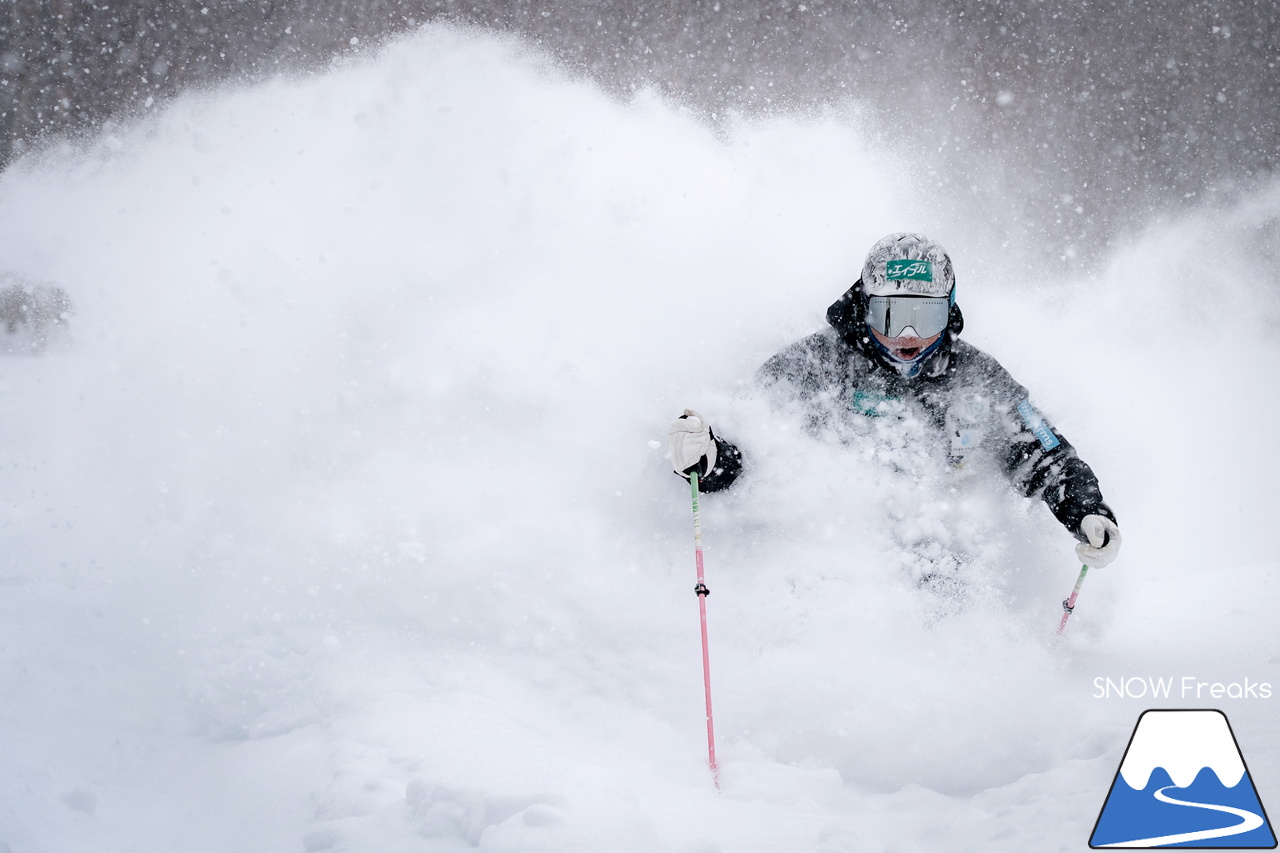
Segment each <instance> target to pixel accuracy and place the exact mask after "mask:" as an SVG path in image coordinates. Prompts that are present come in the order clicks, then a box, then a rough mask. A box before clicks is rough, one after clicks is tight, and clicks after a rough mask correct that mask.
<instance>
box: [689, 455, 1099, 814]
mask: <svg viewBox="0 0 1280 853" xmlns="http://www.w3.org/2000/svg"><path fill="white" fill-rule="evenodd" d="M689 483H690V484H691V486H692V487H693V558H694V563H695V564H696V565H697V567H698V585H697V586H695V587H694V588H693V591H694V592H696V593H697V594H698V614H699V615H700V616H701V617H702V684H703V687H704V688H705V689H706V694H707V762H708V763H709V764H710V765H711V780H712V781H713V782H715V785H716V790H717V791H718V790H720V770H719V768H717V767H716V730H715V724H714V722H713V721H712V719H711V654H710V652H709V651H708V648H707V596H708V595H710V594H711V590H709V589H707V584H706V579H705V578H704V577H703V573H702V521H701V520H700V517H699V514H698V472H697V471H694V472H693V473H692V475H691V476H690V477H689ZM1072 597H1073V598H1074V596H1072Z"/></svg>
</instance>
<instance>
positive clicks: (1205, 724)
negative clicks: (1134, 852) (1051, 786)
mask: <svg viewBox="0 0 1280 853" xmlns="http://www.w3.org/2000/svg"><path fill="white" fill-rule="evenodd" d="M1089 846H1090V847H1092V848H1095V849H1096V848H1103V847H1107V848H1109V847H1128V848H1130V849H1135V848H1136V849H1146V850H1149V849H1152V848H1156V847H1189V848H1209V847H1229V848H1232V849H1236V850H1239V849H1272V848H1274V847H1275V846H1276V836H1275V833H1274V832H1272V831H1271V823H1270V822H1269V821H1268V820H1267V813H1266V811H1265V810H1263V808H1262V801H1261V800H1260V799H1258V791H1257V789H1256V788H1254V787H1253V778H1252V777H1251V776H1250V775H1249V769H1248V768H1247V767H1245V764H1244V756H1243V755H1242V754H1241V753H1240V746H1239V744H1237V743H1236V736H1235V734H1233V733H1232V731H1231V724H1230V723H1228V722H1227V716H1226V714H1223V713H1222V712H1221V711H1201V710H1196V711H1184V710H1163V711H1162V710H1152V711H1144V712H1143V713H1142V716H1140V717H1138V724H1137V725H1136V726H1134V729H1133V736H1132V737H1130V738H1129V746H1128V747H1127V748H1126V749H1125V751H1124V759H1123V760H1121V762H1120V769H1119V770H1117V771H1116V778H1115V779H1114V780H1112V782H1111V790H1110V791H1109V792H1108V793H1107V799H1106V802H1105V803H1103V805H1102V811H1101V813H1099V814H1098V822H1097V823H1096V824H1095V825H1094V827H1093V835H1092V836H1091V837H1090V838H1089Z"/></svg>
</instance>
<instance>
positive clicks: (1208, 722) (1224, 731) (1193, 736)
mask: <svg viewBox="0 0 1280 853" xmlns="http://www.w3.org/2000/svg"><path fill="white" fill-rule="evenodd" d="M1157 767H1163V768H1164V769H1165V770H1167V771H1168V773H1169V778H1171V779H1172V780H1173V784H1175V785H1177V786H1178V787H1179V788H1185V787H1187V786H1188V785H1190V784H1191V783H1192V782H1194V781H1195V778H1196V774H1197V773H1199V772H1200V771H1201V770H1202V769H1203V768H1205V767H1208V768H1209V769H1210V770H1212V771H1213V772H1214V773H1216V774H1218V781H1220V782H1221V783H1222V784H1223V785H1226V786H1227V787H1228V788H1234V787H1235V786H1236V785H1238V784H1239V783H1240V778H1241V777H1242V776H1244V773H1245V769H1244V759H1242V758H1241V757H1240V750H1239V749H1238V748H1237V747H1236V741H1235V738H1234V737H1232V736H1231V728H1230V726H1228V725H1227V718H1226V716H1224V715H1223V713H1222V712H1221V711H1173V712H1167V713H1157V712H1153V711H1148V712H1147V713H1145V714H1143V715H1142V719H1140V720H1139V721H1138V727H1137V729H1136V730H1135V731H1134V733H1133V740H1132V742H1131V743H1130V744H1129V751H1128V753H1127V754H1126V755H1125V757H1124V763H1123V764H1121V765H1120V775H1121V776H1123V777H1124V781H1125V782H1126V783H1127V784H1128V785H1129V787H1130V788H1133V789H1135V790H1138V791H1141V790H1142V789H1143V788H1145V787H1147V781H1148V780H1149V779H1150V778H1151V771H1153V770H1155V769H1156V768H1157Z"/></svg>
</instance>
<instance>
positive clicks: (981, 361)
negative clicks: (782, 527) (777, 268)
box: [699, 285, 1116, 541]
mask: <svg viewBox="0 0 1280 853" xmlns="http://www.w3.org/2000/svg"><path fill="white" fill-rule="evenodd" d="M858 289H859V285H855V286H854V288H851V289H850V292H849V293H848V294H846V295H845V296H844V297H842V298H841V300H840V301H837V302H836V303H835V304H834V305H832V306H831V309H830V310H829V311H828V312H827V317H828V320H829V321H830V322H831V328H828V329H824V330H823V331H821V332H818V333H816V334H813V335H810V336H809V337H807V338H804V339H803V340H800V341H797V342H796V343H794V344H792V345H791V346H789V347H787V348H786V349H784V350H782V351H781V352H779V353H778V354H777V355H775V356H774V357H773V358H771V359H769V360H768V361H767V362H765V364H764V365H763V366H762V367H761V368H760V371H759V377H758V378H759V380H760V382H761V383H762V384H763V385H765V386H766V387H771V388H774V389H775V390H777V391H779V392H782V393H784V394H785V395H786V396H787V397H789V398H794V399H797V400H799V401H800V402H801V404H802V405H803V406H804V408H805V410H806V412H807V415H808V417H809V419H810V426H811V427H815V428H820V427H821V425H822V424H824V423H827V422H829V421H830V419H831V418H832V417H836V418H840V417H850V418H857V417H881V416H893V413H894V412H897V411H901V408H902V406H903V405H904V404H905V405H906V406H909V407H910V408H911V409H912V410H913V411H914V412H916V413H919V414H921V415H922V416H923V419H924V420H925V421H926V423H927V424H928V425H929V427H930V428H931V431H932V432H934V433H935V434H936V436H937V437H938V439H939V440H940V441H942V442H943V443H944V445H945V448H946V454H947V456H948V458H949V460H950V461H951V462H952V464H955V465H961V464H963V462H964V460H965V458H966V457H967V456H969V455H970V454H971V453H973V452H975V451H977V450H978V449H979V448H981V449H982V450H983V451H984V452H986V453H990V454H992V455H993V456H994V457H995V458H996V460H997V461H998V462H999V463H1000V466H1001V467H1002V469H1003V470H1004V472H1005V474H1006V475H1007V477H1008V479H1009V482H1010V483H1011V484H1012V486H1013V488H1014V489H1016V490H1017V491H1018V493H1020V494H1022V495H1025V496H1027V497H1036V496H1038V497H1040V498H1041V499H1042V500H1043V501H1044V502H1045V504H1046V505H1047V506H1048V507H1049V511H1050V512H1052V513H1053V515H1054V517H1055V518H1057V519H1058V521H1060V522H1061V523H1062V524H1063V526H1064V527H1066V528H1067V530H1068V531H1069V532H1070V533H1071V534H1072V535H1074V536H1075V537H1076V538H1077V539H1081V540H1082V541H1083V537H1082V536H1081V534H1080V532H1079V531H1080V521H1081V519H1083V518H1084V517H1085V516H1086V515H1090V514H1097V515H1103V516H1106V517H1107V518H1110V519H1111V520H1113V521H1115V520H1116V518H1115V514H1114V513H1113V512H1112V511H1111V509H1110V507H1108V506H1107V505H1106V503H1105V502H1104V501H1103V499H1102V491H1101V489H1100V488H1099V487H1098V480H1097V478H1096V477H1095V476H1094V474H1093V471H1092V469H1090V468H1089V466H1088V465H1087V464H1086V463H1085V462H1084V460H1083V459H1081V458H1080V457H1079V456H1078V455H1077V454H1076V450H1075V448H1074V447H1072V446H1071V443H1070V442H1068V441H1067V439H1066V438H1065V437H1064V436H1063V435H1062V433H1060V432H1058V430H1057V429H1056V428H1055V427H1054V426H1053V424H1051V423H1050V422H1049V421H1048V420H1047V419H1046V418H1045V417H1044V416H1043V415H1041V414H1040V413H1039V412H1038V411H1037V410H1036V409H1035V407H1034V406H1032V405H1031V400H1030V398H1029V395H1028V393H1027V389H1026V388H1024V387H1023V386H1022V385H1020V384H1019V383H1018V382H1017V381H1016V380H1014V378H1013V377H1012V376H1010V375H1009V372H1008V371H1007V370H1005V369H1004V368H1003V367H1002V366H1001V365H1000V363H999V362H998V361H996V360H995V359H994V358H992V357H991V356H990V355H987V354H986V353H985V352H983V351H982V350H980V349H978V348H977V347H975V346H973V345H972V344H969V343H968V342H966V341H962V340H960V339H959V337H958V335H959V333H960V330H961V329H962V328H963V327H964V320H963V317H962V315H961V314H960V311H959V308H956V307H953V309H952V318H951V323H950V325H949V326H948V329H947V331H946V333H945V337H944V340H943V345H942V346H940V347H939V348H938V349H936V350H934V351H933V352H932V353H930V354H929V355H928V356H926V360H925V363H924V365H923V366H922V369H921V371H920V372H919V374H918V375H917V376H916V377H915V378H912V379H904V378H903V377H901V376H900V375H899V374H898V373H897V371H896V370H894V369H893V367H891V366H890V365H889V364H888V363H887V362H886V361H884V360H882V358H881V356H880V355H879V354H878V353H877V352H876V350H875V349H874V344H872V343H871V341H870V339H869V338H868V336H867V332H866V327H865V324H864V323H863V322H862V321H861V316H862V313H861V310H860V309H856V308H852V309H851V301H852V300H851V295H852V294H854V292H855V290H858ZM855 304H856V303H855ZM714 438H715V441H716V447H717V459H716V467H715V469H714V470H713V471H710V472H708V473H707V475H706V476H705V478H702V479H701V480H700V483H699V484H700V486H701V488H702V489H703V490H704V491H708V492H714V491H719V490H721V489H726V488H728V487H729V486H731V485H732V484H733V483H734V481H735V480H737V478H738V476H739V474H740V473H741V472H742V454H741V452H740V451H739V449H738V448H737V447H735V446H734V445H733V444H732V443H730V442H728V441H726V440H725V439H723V438H721V437H719V436H715V437H714Z"/></svg>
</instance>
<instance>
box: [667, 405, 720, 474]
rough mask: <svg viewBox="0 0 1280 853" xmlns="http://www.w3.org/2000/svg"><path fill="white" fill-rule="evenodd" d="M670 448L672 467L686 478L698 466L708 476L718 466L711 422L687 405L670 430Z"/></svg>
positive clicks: (668, 446) (668, 442)
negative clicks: (687, 407)
mask: <svg viewBox="0 0 1280 853" xmlns="http://www.w3.org/2000/svg"><path fill="white" fill-rule="evenodd" d="M667 449H668V450H669V451H670V452H671V467H672V468H673V469H675V472H676V473H677V474H679V475H680V476H681V477H684V478H685V479H686V480H687V479H689V473H690V472H691V471H693V470H694V469H695V468H696V469H697V471H698V476H699V477H700V478H701V477H705V476H707V472H708V471H711V470H712V469H714V468H715V467H716V440H715V437H714V436H712V435H711V426H710V425H709V424H708V423H707V422H706V421H704V420H703V419H702V415H700V414H698V413H697V412H695V411H694V410H693V409H685V410H684V414H683V415H681V416H680V417H679V418H677V419H676V422H675V423H673V424H672V425H671V429H669V430H668V431H667Z"/></svg>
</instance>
